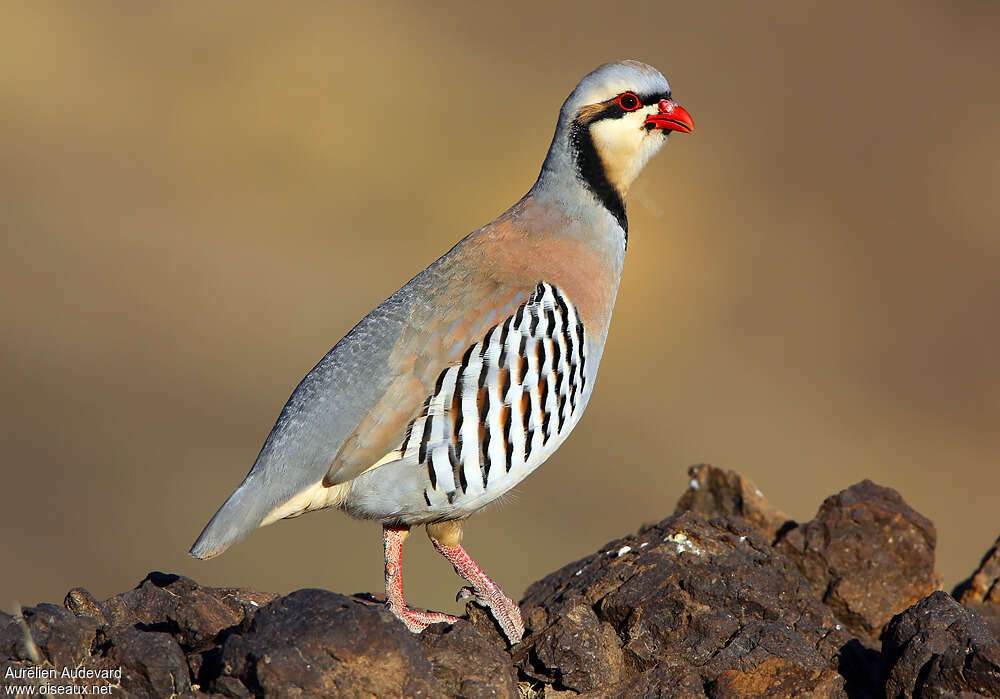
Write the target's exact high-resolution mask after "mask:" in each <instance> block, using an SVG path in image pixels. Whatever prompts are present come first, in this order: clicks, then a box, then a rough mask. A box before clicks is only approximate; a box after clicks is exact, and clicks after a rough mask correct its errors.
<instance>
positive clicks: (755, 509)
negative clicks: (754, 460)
mask: <svg viewBox="0 0 1000 699" xmlns="http://www.w3.org/2000/svg"><path fill="white" fill-rule="evenodd" d="M688 475H689V476H690V477H691V483H690V485H689V486H688V489H687V490H685V491H684V494H683V495H681V498H680V500H678V501H677V507H676V508H675V509H674V514H680V513H681V512H684V511H687V510H690V511H691V512H697V513H699V514H701V515H703V516H704V517H705V518H706V519H710V518H712V517H721V516H723V515H736V516H737V517H742V518H743V519H745V520H746V521H747V522H749V523H750V524H751V525H752V526H753V527H754V528H755V529H757V530H758V531H759V532H760V533H761V534H763V535H764V538H766V539H767V540H768V541H769V542H771V541H774V539H775V537H777V535H778V532H779V531H780V530H781V529H782V528H784V527H787V526H790V525H794V524H795V523H794V522H793V521H792V519H791V518H790V517H789V516H788V515H786V514H785V513H784V512H782V511H781V510H779V509H778V508H777V507H775V506H774V505H772V504H771V503H770V502H768V501H767V498H765V497H764V494H763V493H762V492H761V491H760V488H758V487H757V486H756V485H755V484H754V482H753V481H751V480H750V479H749V478H745V477H744V476H741V475H740V474H738V473H736V472H735V471H724V470H722V469H721V468H716V467H715V466H712V465H711V464H696V465H695V466H692V467H690V468H689V469H688Z"/></svg>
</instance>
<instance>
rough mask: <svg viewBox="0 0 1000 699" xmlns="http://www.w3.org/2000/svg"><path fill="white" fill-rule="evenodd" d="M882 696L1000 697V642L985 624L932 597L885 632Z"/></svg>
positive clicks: (946, 598)
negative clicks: (884, 670)
mask: <svg viewBox="0 0 1000 699" xmlns="http://www.w3.org/2000/svg"><path fill="white" fill-rule="evenodd" d="M882 655H883V658H884V663H885V668H886V686H885V696H887V697H915V696H924V697H926V696H958V695H963V694H964V695H965V696H969V695H976V696H990V697H997V696H1000V642H998V641H997V639H996V638H995V637H994V636H993V635H992V633H990V630H989V629H988V627H987V626H986V623H985V622H984V621H983V620H982V619H980V618H979V617H978V616H977V615H976V614H975V613H974V612H972V611H970V610H969V609H966V608H965V607H963V606H961V605H960V604H958V602H956V601H955V600H954V599H952V598H951V597H950V596H948V595H947V594H945V593H944V592H935V593H934V594H932V595H931V596H930V597H928V598H926V599H924V600H921V601H920V602H919V603H918V604H916V605H914V606H912V607H910V608H909V609H907V610H906V611H905V612H903V613H902V614H899V615H898V616H896V617H895V618H894V619H893V620H892V621H891V622H890V623H889V625H888V626H887V627H886V630H885V635H884V636H883V640H882Z"/></svg>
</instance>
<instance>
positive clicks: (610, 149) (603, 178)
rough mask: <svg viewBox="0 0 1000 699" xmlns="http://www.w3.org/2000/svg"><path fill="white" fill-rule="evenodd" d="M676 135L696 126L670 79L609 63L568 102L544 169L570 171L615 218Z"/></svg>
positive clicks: (630, 64) (637, 66)
mask: <svg viewBox="0 0 1000 699" xmlns="http://www.w3.org/2000/svg"><path fill="white" fill-rule="evenodd" d="M672 131H680V132H681V133H691V132H693V131H694V121H693V120H692V119H691V115H690V114H688V112H687V110H686V109H684V108H683V107H681V106H680V105H679V104H677V103H676V102H674V100H673V98H672V97H671V93H670V85H669V84H668V83H667V80H666V78H664V77H663V75H661V74H660V72H659V71H658V70H656V69H655V68H653V67H652V66H648V65H646V64H645V63H640V62H639V61H621V62H619V63H607V64H605V65H603V66H601V67H600V68H598V69H597V70H595V71H594V72H593V73H590V74H589V75H587V76H586V77H584V78H583V80H581V81H580V84H579V85H577V86H576V89H575V90H573V92H572V93H571V94H570V96H569V97H568V98H566V102H565V103H563V106H562V111H561V112H560V114H559V124H558V126H557V127H556V134H555V138H554V139H553V141H552V147H551V148H550V150H549V156H548V158H547V159H546V164H545V166H543V170H542V175H543V177H544V175H545V174H546V169H548V170H550V171H553V174H555V173H556V172H557V171H563V172H562V173H560V174H565V171H566V170H569V171H570V172H571V173H572V174H573V176H575V178H576V179H578V180H579V181H581V182H582V183H583V184H584V185H585V186H586V187H587V188H588V189H590V190H591V192H592V193H593V194H594V195H595V196H597V198H598V199H599V200H601V201H602V202H603V203H604V204H605V205H606V206H608V208H609V209H611V210H612V213H613V214H615V215H616V216H617V215H618V213H617V212H616V211H614V208H615V206H618V207H621V208H622V216H624V210H623V209H624V203H623V202H624V198H625V195H626V193H627V192H628V189H629V186H630V185H631V184H632V182H633V181H634V180H635V178H636V177H637V176H638V174H639V172H640V171H641V170H642V168H643V166H644V165H645V164H646V163H647V162H648V161H649V159H650V158H651V157H652V156H653V155H654V154H655V153H656V152H657V151H658V150H659V149H660V148H662V147H663V144H664V143H666V141H667V137H668V136H669V134H670V133H671V132H672Z"/></svg>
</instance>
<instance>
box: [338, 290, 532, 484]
mask: <svg viewBox="0 0 1000 699" xmlns="http://www.w3.org/2000/svg"><path fill="white" fill-rule="evenodd" d="M534 288H535V284H534V283H524V284H517V283H514V284H511V283H502V282H500V281H498V280H496V279H493V278H490V277H486V278H480V279H477V280H475V281H473V280H471V279H468V278H467V279H464V280H462V281H461V282H459V283H456V284H448V285H446V286H444V288H440V289H439V290H437V291H436V292H435V293H434V294H433V296H432V298H426V299H421V302H418V303H415V304H414V306H413V308H412V309H411V314H410V318H409V319H408V322H407V323H406V325H405V327H404V329H403V331H402V333H401V334H400V336H399V340H398V341H397V343H396V344H395V346H394V347H393V349H392V352H391V354H390V356H389V359H388V367H389V370H390V371H391V372H392V379H391V381H390V382H389V384H388V386H387V388H386V389H385V391H384V392H383V393H382V394H381V395H380V396H379V397H378V398H377V399H376V401H375V402H374V405H373V406H372V408H371V410H370V411H369V412H368V413H367V414H366V415H365V416H364V417H363V418H362V419H361V421H360V422H359V423H358V426H357V427H356V428H355V429H354V430H353V431H352V432H351V433H350V434H349V435H348V437H347V438H346V439H345V440H344V442H343V444H342V445H341V447H340V449H339V450H338V452H337V454H336V456H335V457H334V458H333V460H332V463H331V465H330V469H329V471H328V472H327V474H326V477H325V478H324V479H323V485H325V486H332V485H336V484H338V483H344V482H346V481H349V480H351V479H353V478H356V477H357V476H359V475H360V474H361V473H363V472H364V471H367V470H369V469H371V468H374V467H377V466H378V465H380V464H382V463H386V462H387V461H389V460H391V459H392V458H393V455H394V454H395V453H397V452H396V451H395V450H397V449H398V448H399V447H400V445H401V444H402V443H403V441H404V439H405V436H406V430H407V428H408V427H409V425H410V424H411V423H412V421H413V420H414V419H415V418H416V417H417V416H418V415H419V414H420V411H421V408H422V406H424V403H425V402H426V400H427V399H428V397H429V396H431V395H432V394H433V393H434V387H435V383H436V382H437V381H438V379H439V377H441V376H442V372H443V371H444V370H445V369H447V368H448V367H449V366H453V365H457V364H458V363H459V362H461V360H462V356H463V354H464V353H465V352H466V351H467V350H468V348H469V347H470V346H471V345H473V344H475V343H476V342H478V341H480V340H482V339H483V337H484V336H485V335H486V334H487V333H488V332H489V330H490V329H491V328H492V327H494V326H496V325H498V324H499V323H502V322H503V321H504V320H505V319H506V318H508V317H510V316H511V315H513V313H514V312H515V311H516V309H517V308H518V306H520V305H521V304H523V303H524V302H525V301H526V300H527V299H528V297H529V296H530V295H531V292H532V291H533V290H534Z"/></svg>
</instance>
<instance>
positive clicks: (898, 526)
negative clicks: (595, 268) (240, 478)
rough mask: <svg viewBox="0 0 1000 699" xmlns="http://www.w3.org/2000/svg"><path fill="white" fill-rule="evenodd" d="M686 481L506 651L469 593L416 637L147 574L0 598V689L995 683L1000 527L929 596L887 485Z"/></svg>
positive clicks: (347, 693) (695, 690)
mask: <svg viewBox="0 0 1000 699" xmlns="http://www.w3.org/2000/svg"><path fill="white" fill-rule="evenodd" d="M691 478H692V483H691V488H689V490H688V492H687V493H685V495H684V497H683V498H682V499H681V503H680V505H679V507H678V512H677V513H675V514H674V515H672V516H670V517H668V518H666V519H664V520H663V521H661V522H659V523H657V524H655V525H652V526H647V527H644V528H642V529H641V530H639V531H638V532H637V533H635V534H632V535H629V536H626V537H624V538H621V539H617V540H615V541H611V542H609V543H608V544H606V545H605V546H603V547H602V548H601V550H600V551H598V552H596V553H594V554H592V555H590V556H587V557H586V558H584V559H581V560H579V561H576V562H574V563H570V564H568V565H566V566H564V567H563V568H561V569H560V570H558V571H556V572H554V573H552V574H550V575H548V576H546V577H545V578H543V579H542V580H540V581H538V582H536V583H534V584H533V585H531V586H530V587H529V588H528V590H527V591H526V593H525V596H524V599H523V601H522V602H521V609H522V612H523V615H524V619H525V622H526V625H527V631H528V632H527V634H526V636H525V638H524V640H523V641H522V643H520V644H518V645H517V646H514V647H513V648H510V647H508V645H507V644H506V642H505V641H504V638H503V636H502V635H501V634H500V632H499V630H498V629H497V626H496V624H495V623H494V622H493V620H492V618H491V617H490V616H489V615H488V614H487V613H486V612H485V611H484V610H483V609H482V608H480V607H478V606H476V605H475V604H469V605H468V606H467V609H466V611H467V617H468V618H467V620H461V621H459V622H458V623H456V624H455V625H453V626H447V625H444V624H438V625H435V626H432V627H430V628H428V629H427V630H425V631H424V632H423V633H422V634H419V635H414V634H411V633H410V632H408V631H406V629H405V628H404V627H403V626H402V625H401V624H400V623H399V622H398V621H397V620H396V619H395V618H394V617H393V616H392V615H391V614H389V613H388V612H387V611H386V610H385V608H384V607H383V606H382V604H380V603H379V601H378V600H376V599H374V598H372V597H370V596H354V597H346V596H344V595H340V594H336V593H333V592H328V591H325V590H299V591H297V592H293V593H291V594H289V595H286V596H284V597H280V596H278V595H273V594H269V593H262V592H256V591H253V590H244V589H236V588H209V587H201V586H199V585H198V584H197V583H195V582H194V581H193V580H190V579H188V578H184V577H181V576H177V575H169V574H164V573H150V574H149V575H148V576H147V577H146V578H145V579H144V580H142V581H141V582H140V584H139V585H138V586H137V587H136V588H135V589H133V590H129V591H127V592H124V593H122V594H119V595H116V596H114V597H112V598H110V599H107V600H104V601H98V600H97V599H95V598H94V597H93V596H92V595H91V594H90V593H88V592H87V591H86V590H85V589H83V588H74V589H72V590H70V591H69V593H68V594H67V595H66V599H65V600H64V602H63V605H62V606H59V605H53V604H39V605H37V606H35V607H29V608H26V609H24V610H14V611H15V614H6V613H3V612H0V691H2V688H4V687H8V686H25V685H33V686H35V687H36V689H37V688H40V687H41V685H43V684H49V685H53V686H61V687H68V686H69V685H75V686H77V687H82V686H87V687H90V688H92V689H91V693H93V691H94V690H96V689H101V688H104V689H108V688H109V687H110V689H111V691H112V694H113V695H116V696H140V697H144V696H170V695H173V696H182V697H194V696H215V697H248V696H281V697H284V696H292V697H294V696H300V697H313V696H319V697H322V696H328V697H355V696H357V697H361V696H364V697H370V696H387V697H396V696H425V697H438V696H442V697H512V698H516V697H525V698H527V697H564V696H593V697H598V696H601V697H605V696H615V697H617V696H622V697H698V696H703V697H757V696H775V697H793V696H819V697H868V696H871V697H878V696H885V695H888V696H954V695H965V696H971V695H985V696H1000V632H998V630H997V629H995V628H994V627H992V626H991V623H992V621H993V620H994V619H995V618H1000V615H996V616H991V615H993V613H994V611H995V610H997V609H1000V604H998V600H997V597H998V596H1000V586H998V579H1000V552H998V548H997V547H1000V541H998V545H997V547H994V549H993V550H992V551H990V552H989V553H988V554H987V556H986V557H985V558H984V559H983V562H982V564H981V565H980V568H979V569H978V570H977V571H976V572H975V574H974V575H973V576H971V577H970V579H969V580H968V581H966V582H965V583H963V584H962V585H960V586H959V588H957V589H956V591H955V596H956V597H957V600H958V601H956V599H955V598H953V597H950V596H948V595H946V594H945V593H943V592H934V587H935V586H936V576H935V574H934V544H935V536H934V528H933V525H931V523H930V522H928V521H927V520H926V519H924V518H923V517H921V516H920V515H919V514H917V513H916V512H914V511H913V510H912V509H910V508H909V507H908V506H907V505H906V503H905V502H903V500H902V498H901V497H900V496H899V494H898V493H896V492H895V491H893V490H890V489H888V488H881V487H879V486H876V485H874V484H872V483H870V482H867V481H865V482H863V483H860V484H858V485H856V486H852V487H851V488H848V489H847V490H845V491H843V492H841V493H839V494H837V495H835V496H833V497H831V498H828V499H827V500H826V502H824V503H823V505H822V507H821V508H820V510H819V512H818V514H817V515H816V517H815V518H814V519H813V520H812V521H811V522H807V523H805V524H796V523H795V522H791V521H789V520H788V518H787V517H786V516H785V515H784V514H782V513H781V511H780V510H778V509H777V508H775V507H773V506H772V505H770V504H769V503H768V502H767V501H766V499H764V496H763V495H762V494H761V493H760V491H759V490H758V489H757V488H756V486H754V485H753V484H752V483H751V482H750V481H748V480H746V479H745V478H743V477H742V476H740V475H739V474H736V473H733V472H725V471H721V470H719V469H716V468H714V467H711V466H699V467H695V469H692V471H691ZM959 602H961V603H962V604H960V603H959ZM963 604H964V605H965V606H963ZM890 619H891V621H890ZM879 639H881V643H880V642H879ZM64 668H69V669H72V670H73V671H74V672H76V675H74V676H71V677H69V678H63V677H58V676H55V675H54V674H53V673H56V674H58V673H61V672H62V671H63V669H64ZM46 673H48V674H46ZM102 673H103V674H102ZM64 691H65V690H64Z"/></svg>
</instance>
